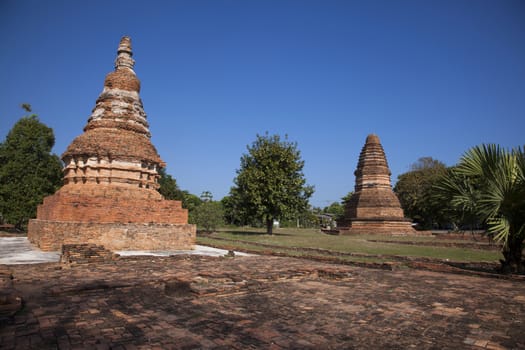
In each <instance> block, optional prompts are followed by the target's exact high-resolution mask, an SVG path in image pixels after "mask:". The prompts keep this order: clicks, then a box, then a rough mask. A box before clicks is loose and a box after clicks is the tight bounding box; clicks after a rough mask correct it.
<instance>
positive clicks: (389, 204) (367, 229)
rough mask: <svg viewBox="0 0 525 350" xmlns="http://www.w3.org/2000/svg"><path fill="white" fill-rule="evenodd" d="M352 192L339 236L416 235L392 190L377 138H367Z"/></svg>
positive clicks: (369, 136) (387, 169)
mask: <svg viewBox="0 0 525 350" xmlns="http://www.w3.org/2000/svg"><path fill="white" fill-rule="evenodd" d="M354 174H355V177H356V179H355V191H354V194H353V195H352V197H350V200H349V201H348V202H347V203H346V206H345V220H343V222H342V226H347V227H340V228H339V233H340V234H353V233H356V234H361V233H367V234H368V233H370V234H391V235H408V234H416V231H415V230H414V228H413V227H412V225H411V221H410V220H409V219H405V217H404V215H403V209H402V208H401V205H400V204H399V199H398V198H397V196H396V194H395V193H394V192H393V191H392V186H391V184H390V175H391V173H390V169H389V168H388V163H387V161H386V156H385V151H384V150H383V146H381V142H380V141H379V137H377V135H373V134H372V135H368V137H367V138H366V143H365V145H364V146H363V149H362V150H361V154H360V155H359V162H358V164H357V170H356V171H355V173H354Z"/></svg>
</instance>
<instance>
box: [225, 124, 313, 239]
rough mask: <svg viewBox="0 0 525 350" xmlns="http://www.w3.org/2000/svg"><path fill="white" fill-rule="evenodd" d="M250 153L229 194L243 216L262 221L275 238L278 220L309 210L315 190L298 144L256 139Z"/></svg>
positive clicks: (276, 138) (263, 137)
mask: <svg viewBox="0 0 525 350" xmlns="http://www.w3.org/2000/svg"><path fill="white" fill-rule="evenodd" d="M247 149H248V154H244V155H243V156H242V157H241V166H240V169H238V170H237V177H236V178H235V180H234V182H235V185H236V186H235V187H234V189H233V190H232V191H231V192H230V194H231V196H232V197H234V201H235V203H237V205H238V206H242V207H243V215H246V216H251V217H253V218H257V219H259V220H261V221H262V222H264V224H265V225H266V231H267V233H268V234H272V229H273V222H274V220H275V219H279V220H286V219H292V218H296V217H297V216H298V215H300V214H301V213H302V212H303V211H304V210H306V209H307V208H308V199H309V198H310V196H311V195H312V194H313V191H314V189H313V187H312V186H308V185H306V180H305V178H304V174H303V172H302V171H303V167H304V161H303V160H301V154H300V152H299V150H298V149H297V143H292V142H288V141H287V137H286V138H285V140H284V141H282V140H281V138H280V137H279V135H273V136H269V135H268V133H266V134H265V136H260V135H257V139H256V140H255V141H254V142H253V144H252V145H251V146H248V147H247Z"/></svg>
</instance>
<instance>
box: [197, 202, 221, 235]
mask: <svg viewBox="0 0 525 350" xmlns="http://www.w3.org/2000/svg"><path fill="white" fill-rule="evenodd" d="M192 214H193V215H192V223H194V224H196V225H197V228H198V229H199V230H200V231H204V232H213V231H215V230H216V229H217V228H218V227H220V226H222V225H223V224H224V211H223V210H222V204H221V202H217V201H206V202H203V203H202V204H201V205H199V206H198V207H196V208H195V209H194V210H193V213H192Z"/></svg>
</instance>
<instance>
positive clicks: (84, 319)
mask: <svg viewBox="0 0 525 350" xmlns="http://www.w3.org/2000/svg"><path fill="white" fill-rule="evenodd" d="M0 272H3V273H4V276H8V275H9V276H12V279H11V280H10V281H11V284H12V285H11V286H12V288H13V290H14V291H15V292H16V293H17V294H18V295H19V296H20V297H22V300H23V302H24V304H23V308H22V309H21V310H20V311H18V312H17V313H16V315H15V316H14V317H13V318H11V319H3V321H2V323H1V324H0V348H1V349H31V348H33V349H57V348H58V349H378V348H388V349H410V348H414V349H460V348H462V349H525V283H524V282H523V280H504V279H495V278H486V277H480V276H468V275H457V274H449V273H440V272H431V271H424V270H416V269H400V270H395V271H387V270H380V269H370V268H360V267H353V266H343V265H335V264H324V263H319V262H313V261H308V260H302V259H293V258H281V257H268V256H252V257H235V258H227V257H221V258H217V257H199V256H191V257H190V256H174V257H126V258H121V259H118V260H115V261H108V262H104V263H96V264H93V263H87V264H79V265H76V266H71V265H63V264H62V265H61V264H59V263H47V264H36V265H9V266H7V265H3V266H0Z"/></svg>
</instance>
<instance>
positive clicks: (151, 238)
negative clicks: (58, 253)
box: [28, 184, 196, 251]
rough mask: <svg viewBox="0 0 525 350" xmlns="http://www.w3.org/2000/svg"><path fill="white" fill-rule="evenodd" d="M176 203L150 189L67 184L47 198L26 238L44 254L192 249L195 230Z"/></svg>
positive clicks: (30, 224) (186, 212)
mask: <svg viewBox="0 0 525 350" xmlns="http://www.w3.org/2000/svg"><path fill="white" fill-rule="evenodd" d="M187 222H188V211H187V210H186V209H183V208H182V207H181V202H180V201H172V200H165V199H163V198H162V196H161V195H160V194H159V193H158V192H156V191H151V190H148V189H140V188H129V187H125V186H112V187H108V186H100V185H99V184H69V185H65V186H64V187H62V188H61V189H60V190H59V191H57V192H56V193H55V194H54V195H52V196H49V197H46V198H45V199H44V203H43V204H42V205H40V206H39V207H38V213H37V219H33V220H30V221H29V226H28V238H29V240H30V242H31V243H33V244H36V245H37V246H38V247H39V248H40V249H42V250H44V251H54V250H60V249H61V246H62V245H63V244H80V243H92V244H97V245H103V246H104V247H106V248H107V249H110V250H181V249H193V247H194V244H195V237H196V228H195V225H189V224H187Z"/></svg>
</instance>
